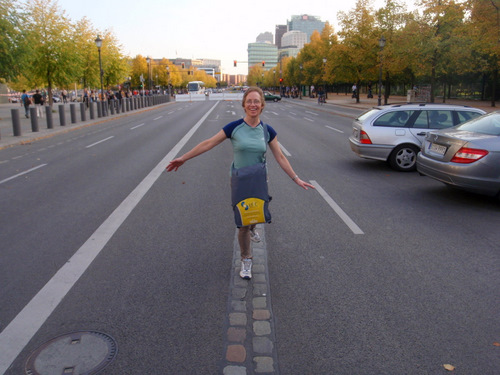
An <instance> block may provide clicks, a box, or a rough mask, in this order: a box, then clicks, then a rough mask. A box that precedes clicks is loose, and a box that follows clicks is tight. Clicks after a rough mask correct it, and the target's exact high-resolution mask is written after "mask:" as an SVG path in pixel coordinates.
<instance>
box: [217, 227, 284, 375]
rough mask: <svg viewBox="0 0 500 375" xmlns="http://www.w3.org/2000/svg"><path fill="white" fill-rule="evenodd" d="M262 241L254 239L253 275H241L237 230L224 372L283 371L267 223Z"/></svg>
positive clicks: (244, 374) (229, 374)
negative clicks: (279, 354)
mask: <svg viewBox="0 0 500 375" xmlns="http://www.w3.org/2000/svg"><path fill="white" fill-rule="evenodd" d="M256 230H257V231H258V232H259V234H260V237H261V238H262V241H261V242H259V243H252V253H253V267H252V279H251V280H243V279H241V278H240V276H239V272H240V266H241V258H240V249H239V245H238V230H236V234H235V240H234V251H233V263H232V267H231V278H230V280H231V281H230V285H229V297H228V314H227V319H226V324H225V326H224V332H225V347H224V358H223V361H222V363H223V365H222V374H223V375H251V374H259V375H260V374H273V375H278V374H279V368H278V362H277V353H276V345H275V334H274V319H273V314H272V309H271V295H270V285H269V273H268V268H267V249H266V240H265V236H264V226H263V225H258V226H257V229H256Z"/></svg>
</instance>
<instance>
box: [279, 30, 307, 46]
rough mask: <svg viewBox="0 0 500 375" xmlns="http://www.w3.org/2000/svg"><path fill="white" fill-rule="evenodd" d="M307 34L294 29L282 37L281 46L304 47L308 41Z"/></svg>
mask: <svg viewBox="0 0 500 375" xmlns="http://www.w3.org/2000/svg"><path fill="white" fill-rule="evenodd" d="M308 42H309V41H308V40H307V34H306V33H305V32H303V31H299V30H292V31H288V32H286V33H284V34H283V37H282V38H281V48H290V47H295V48H298V49H302V47H304V44H306V43H308Z"/></svg>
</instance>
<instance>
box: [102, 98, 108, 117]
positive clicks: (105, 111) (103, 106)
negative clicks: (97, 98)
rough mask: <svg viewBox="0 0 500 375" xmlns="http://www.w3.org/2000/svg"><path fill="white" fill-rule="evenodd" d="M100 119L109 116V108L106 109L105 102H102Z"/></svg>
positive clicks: (106, 104)
mask: <svg viewBox="0 0 500 375" xmlns="http://www.w3.org/2000/svg"><path fill="white" fill-rule="evenodd" d="M101 105H102V117H106V116H109V107H108V102H107V101H102V102H101Z"/></svg>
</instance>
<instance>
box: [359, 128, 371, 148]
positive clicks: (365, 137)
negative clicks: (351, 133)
mask: <svg viewBox="0 0 500 375" xmlns="http://www.w3.org/2000/svg"><path fill="white" fill-rule="evenodd" d="M359 141H360V142H361V143H363V144H365V145H371V144H372V141H371V140H370V137H368V134H366V132H365V131H364V130H361V132H360V133H359Z"/></svg>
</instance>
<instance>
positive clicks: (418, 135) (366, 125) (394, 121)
mask: <svg viewBox="0 0 500 375" xmlns="http://www.w3.org/2000/svg"><path fill="white" fill-rule="evenodd" d="M485 113H486V112H485V111H483V110H482V109H478V108H472V107H468V106H458V105H447V104H393V105H390V106H378V107H374V108H372V109H370V110H368V111H367V112H365V113H363V114H362V115H361V116H359V117H358V118H357V119H355V120H354V122H353V124H352V135H351V136H350V137H349V143H350V145H351V149H352V151H354V152H355V153H356V154H357V155H358V156H360V157H362V158H366V159H375V160H383V161H387V162H388V163H389V165H390V166H391V167H392V168H393V169H395V170H398V171H413V170H415V169H416V161H417V154H418V152H419V151H420V147H421V146H422V142H423V140H424V137H425V135H426V134H427V132H428V131H430V130H433V129H445V128H449V127H452V126H455V125H459V124H461V123H463V122H465V121H468V120H471V119H473V118H476V117H479V116H481V115H483V114H485Z"/></svg>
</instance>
